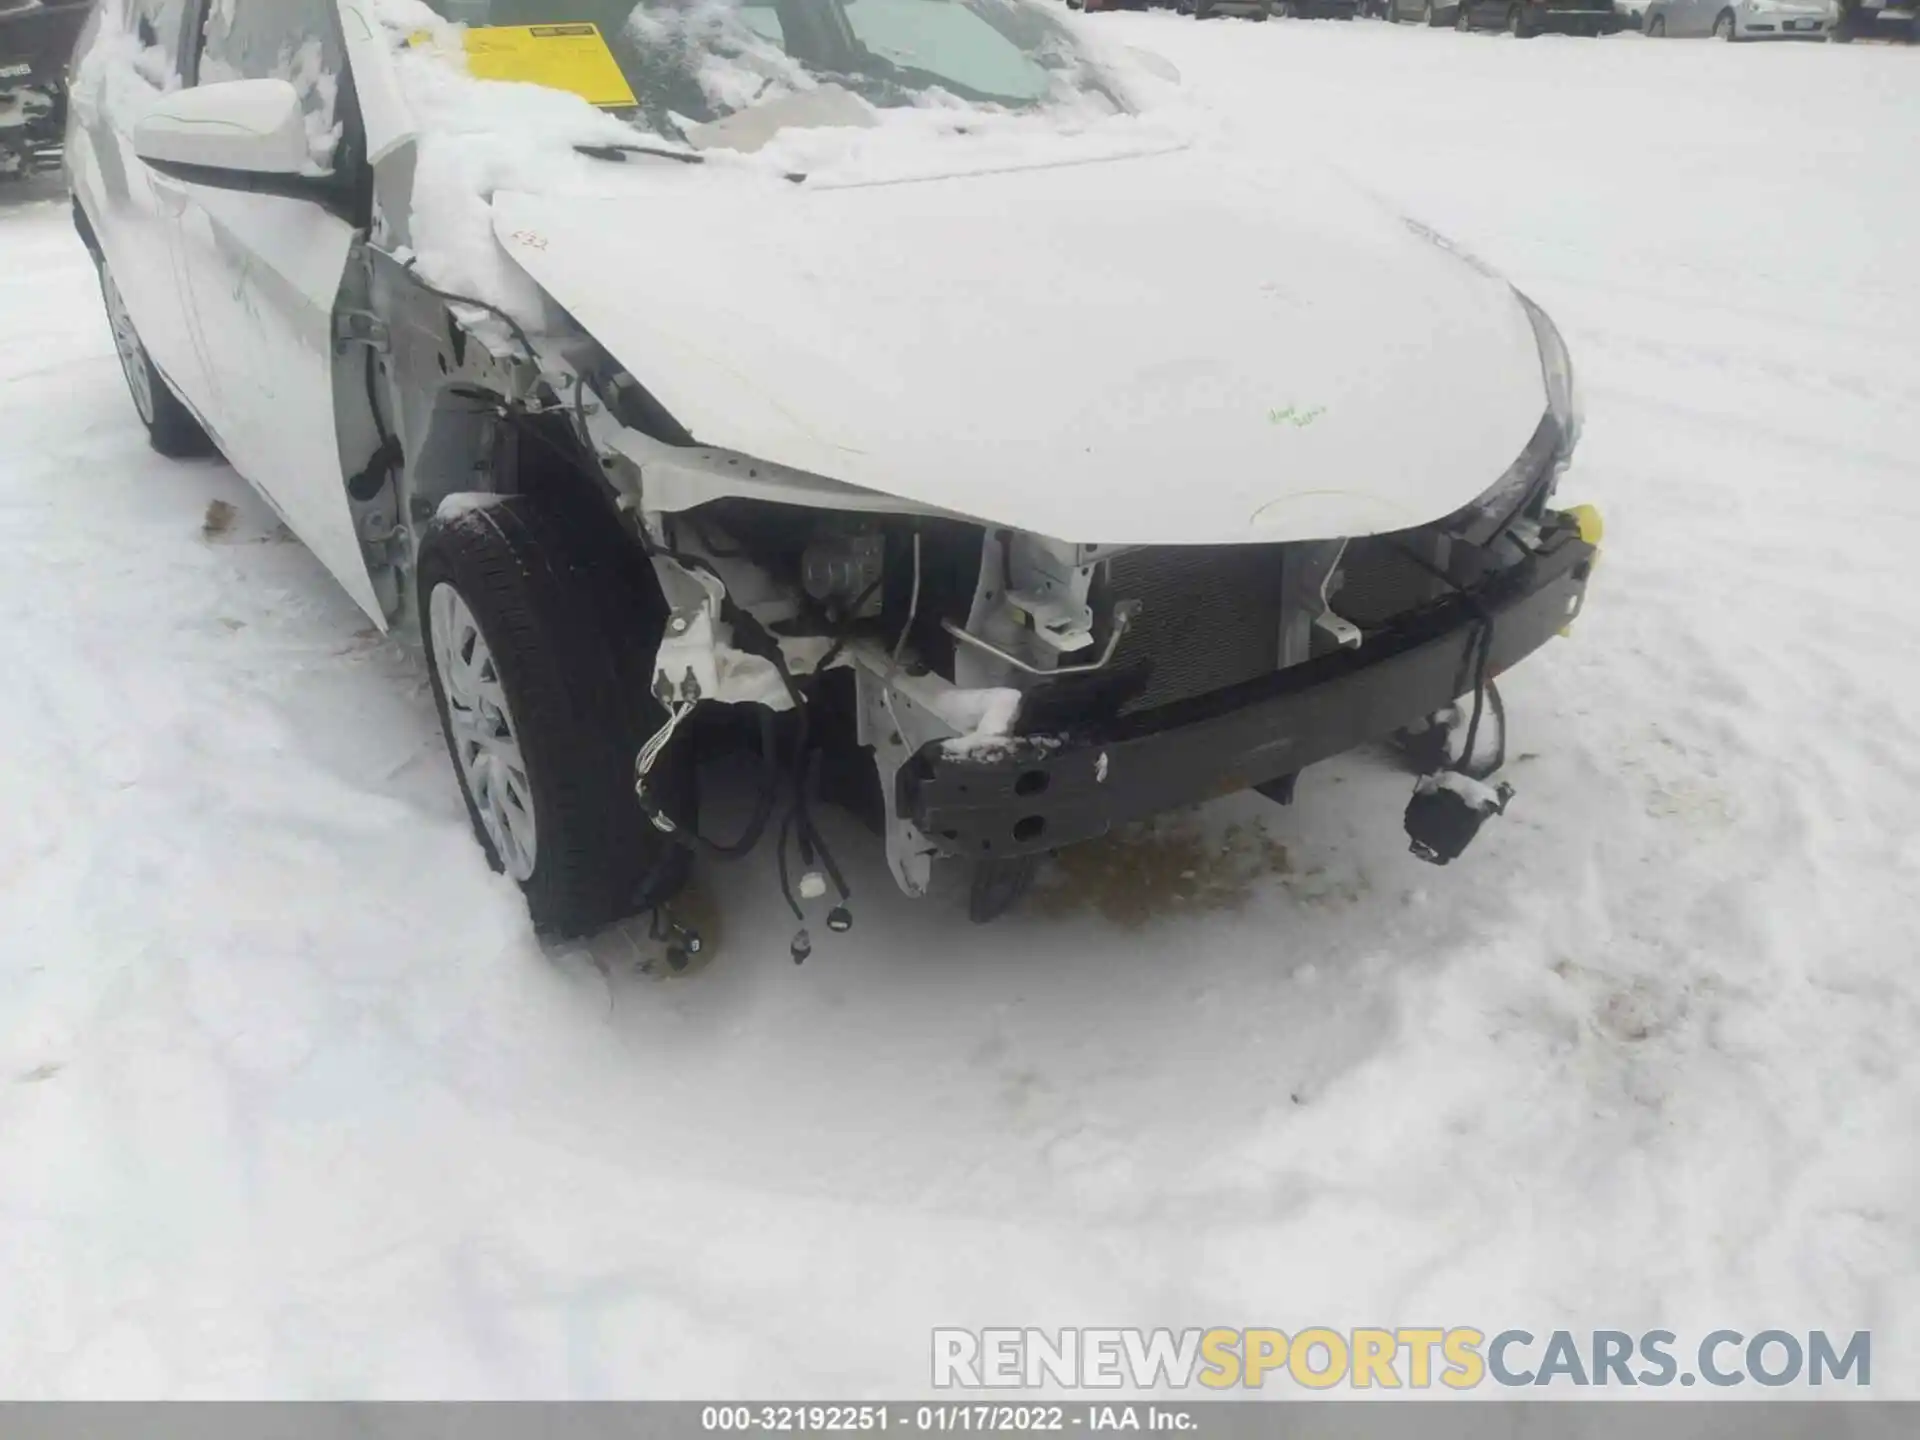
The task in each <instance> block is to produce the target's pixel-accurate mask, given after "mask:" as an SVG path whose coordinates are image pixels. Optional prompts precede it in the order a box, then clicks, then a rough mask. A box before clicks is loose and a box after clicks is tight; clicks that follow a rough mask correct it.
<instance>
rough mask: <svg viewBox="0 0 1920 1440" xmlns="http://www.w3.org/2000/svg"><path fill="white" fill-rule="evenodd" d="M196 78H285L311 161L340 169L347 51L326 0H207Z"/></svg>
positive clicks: (211, 80) (324, 168)
mask: <svg viewBox="0 0 1920 1440" xmlns="http://www.w3.org/2000/svg"><path fill="white" fill-rule="evenodd" d="M202 41H203V48H202V49H201V52H200V64H199V73H198V76H197V79H198V81H199V83H200V84H202V85H206V84H211V83H214V82H217V81H222V80H286V81H288V82H290V83H291V84H292V85H293V87H294V89H296V90H298V91H299V92H300V105H301V109H302V110H303V111H304V112H305V114H306V117H307V142H308V145H309V146H310V147H311V149H312V151H313V161H314V165H315V167H316V168H318V169H320V170H322V171H333V170H335V169H337V168H338V160H339V155H340V147H341V142H342V140H343V139H344V137H345V124H344V120H345V106H344V105H343V103H342V99H341V82H342V77H343V76H344V75H345V74H346V56H345V54H344V52H343V50H342V47H341V44H340V36H339V32H338V29H337V27H336V26H335V23H334V15H333V5H332V3H331V0H274V3H272V4H262V3H261V0H210V3H209V4H208V5H207V18H206V21H205V24H204V26H203V29H202Z"/></svg>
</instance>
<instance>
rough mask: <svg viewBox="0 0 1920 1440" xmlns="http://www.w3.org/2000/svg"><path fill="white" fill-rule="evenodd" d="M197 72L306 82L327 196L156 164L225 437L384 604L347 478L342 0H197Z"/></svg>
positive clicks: (351, 205) (357, 179)
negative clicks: (340, 412)
mask: <svg viewBox="0 0 1920 1440" xmlns="http://www.w3.org/2000/svg"><path fill="white" fill-rule="evenodd" d="M192 3H193V7H194V14H193V16H192V23H191V25H190V34H189V36H188V42H187V44H188V51H189V61H188V66H187V75H186V80H187V83H189V84H197V85H209V84H217V83H219V82H221V81H226V80H264V79H283V80H288V81H291V82H292V83H293V85H294V87H295V88H296V89H297V90H299V91H300V94H301V98H302V103H303V106H304V108H305V109H306V112H307V128H308V132H309V135H310V137H311V140H312V144H313V151H314V155H313V158H314V162H315V165H316V167H317V169H318V170H321V171H325V172H330V173H332V174H334V175H336V176H337V177H339V178H340V179H341V180H342V181H343V182H344V183H343V184H342V185H341V186H340V187H339V191H338V194H337V195H336V196H335V197H334V198H332V199H329V200H326V201H322V200H319V199H305V198H296V197H294V196H290V195H273V194H260V193H252V192H249V191H246V190H238V189H225V188H219V187H215V186H212V185H204V184H196V183H189V182H186V181H182V180H177V179H173V178H169V177H165V176H159V175H156V176H154V184H155V185H156V186H160V187H167V188H168V189H169V190H170V191H171V193H172V194H173V195H174V196H175V197H176V198H177V200H178V204H179V218H178V221H177V241H176V243H177V246H178V252H179V255H180V263H181V268H182V270H183V271H184V273H185V278H186V287H187V310H188V316H189V323H190V326H191V328H192V330H193V333H194V338H195V340H196V342H197V344H198V348H199V351H200V354H201V356H202V358H203V361H204V364H205V367H206V370H207V373H208V376H209V379H210V390H211V399H210V415H211V420H212V424H213V427H214V429H215V432H216V434H217V435H218V437H219V440H220V445H221V449H222V450H224V451H225V452H226V455H227V458H228V459H229V460H230V461H232V462H233V466H234V468H235V469H237V470H238V471H239V472H240V473H241V474H242V475H244V476H245V477H246V478H247V479H248V480H249V481H250V482H252V484H253V485H254V487H255V488H256V489H258V490H259V491H260V492H261V493H262V494H263V495H265V496H266V498H267V499H268V501H269V502H271V503H272V505H273V506H274V508H275V509H277V510H278V511H279V512H280V515H281V517H282V518H283V519H284V520H285V521H286V522H287V525H288V527H289V528H290V529H292V530H293V532H294V533H295V534H296V535H298V536H299V537H300V538H301V540H302V541H304V542H305V543H306V545H307V547H308V548H309V549H311V550H312V551H313V553H314V554H315V555H317V556H318V557H319V558H320V560H321V563H323V564H324V565H325V566H326V567H327V569H328V570H330V571H331V572H332V573H333V575H334V577H335V578H336V579H337V580H339V581H340V583H341V584H342V585H343V586H345V587H346V589H347V591H348V593H349V594H351V595H352V596H353V598H354V600H355V601H357V602H358V603H359V605H360V606H361V608H362V609H364V610H366V611H367V613H368V614H369V615H371V616H373V617H374V618H375V620H377V621H382V623H384V621H383V620H382V616H381V609H380V604H379V601H378V599H377V598H376V596H375V593H374V589H373V582H372V580H371V578H370V577H369V575H368V571H367V565H366V560H365V556H364V553H363V551H362V549H361V545H360V539H359V536H358V534H357V532H356V530H355V527H354V522H353V516H352V513H351V511H350V509H349V506H348V502H347V493H346V482H345V476H346V473H347V469H346V467H345V466H344V465H343V463H342V460H341V455H340V442H339V432H338V424H337V418H336V407H335V398H334V350H333V315H334V309H335V306H336V304H337V302H338V300H339V296H340V289H341V285H342V282H343V279H344V276H345V274H346V267H347V260H348V257H349V255H350V254H351V253H352V250H353V246H354V244H355V242H356V240H357V238H358V236H359V233H360V231H361V229H362V228H363V226H364V224H365V219H366V214H367V212H368V210H369V208H370V206H371V203H372V182H371V176H370V172H369V170H368V167H367V166H366V163H365V158H364V146H363V145H362V144H361V142H360V138H359V137H360V126H359V117H358V114H357V109H356V104H355V99H354V93H353V86H352V80H351V76H350V74H349V72H348V67H347V63H346V58H345V48H344V46H343V44H342V42H341V38H340V25H339V16H338V12H337V9H336V7H335V5H334V3H333V0H273V3H271V4H267V3H260V0H254V3H247V4H235V3H233V0H192Z"/></svg>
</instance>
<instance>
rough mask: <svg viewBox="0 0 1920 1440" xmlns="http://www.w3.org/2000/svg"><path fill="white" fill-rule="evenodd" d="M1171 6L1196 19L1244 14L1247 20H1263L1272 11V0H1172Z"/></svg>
mask: <svg viewBox="0 0 1920 1440" xmlns="http://www.w3.org/2000/svg"><path fill="white" fill-rule="evenodd" d="M1173 8H1174V9H1175V10H1177V11H1179V12H1180V13H1181V14H1182V15H1191V16H1193V18H1194V19H1196V20H1211V19H1212V18H1213V17H1214V16H1215V15H1244V16H1246V17H1247V18H1248V19H1249V20H1264V19H1266V18H1267V16H1269V15H1271V14H1272V13H1273V0H1174V5H1173Z"/></svg>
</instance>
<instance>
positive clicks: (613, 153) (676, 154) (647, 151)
mask: <svg viewBox="0 0 1920 1440" xmlns="http://www.w3.org/2000/svg"><path fill="white" fill-rule="evenodd" d="M573 148H574V149H575V150H578V151H579V152H580V153H581V154H582V155H585V156H588V157H589V158H591V159H594V160H613V161H616V162H618V163H620V164H622V165H624V164H626V162H627V157H628V156H629V155H645V156H648V157H649V158H651V159H654V160H678V161H679V162H680V163H681V164H682V165H704V164H706V163H707V157H706V156H704V155H702V154H701V153H700V152H699V151H697V150H669V149H667V148H666V147H665V146H664V145H628V144H626V143H624V142H617V143H613V144H598V143H595V144H592V145H576V146H574V147H573Z"/></svg>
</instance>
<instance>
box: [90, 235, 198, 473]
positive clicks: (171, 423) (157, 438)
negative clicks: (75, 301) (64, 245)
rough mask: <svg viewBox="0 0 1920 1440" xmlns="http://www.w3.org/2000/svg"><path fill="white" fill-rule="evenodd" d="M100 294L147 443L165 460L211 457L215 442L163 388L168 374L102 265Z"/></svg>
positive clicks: (175, 398) (111, 275) (168, 390)
mask: <svg viewBox="0 0 1920 1440" xmlns="http://www.w3.org/2000/svg"><path fill="white" fill-rule="evenodd" d="M100 295H101V298H102V299H103V300H104V301H105V302H106V306H107V324H108V325H109V326H110V327H111V328H112V330H113V348H114V351H115V353H117V354H118V355H119V357H120V373H121V374H123V375H125V376H126V377H127V391H128V393H129V394H131V395H132V396H133V408H134V411H135V413H137V414H138V415H139V416H140V423H141V424H142V425H144V426H146V427H147V443H148V444H150V445H152V446H153V448H154V449H155V450H157V451H159V452H160V453H161V454H162V455H165V456H166V457H167V458H168V459H169V460H185V459H190V458H192V457H193V456H196V455H210V454H212V453H213V442H212V441H211V440H209V439H208V438H207V432H206V431H205V430H203V429H201V428H200V422H199V421H198V420H196V419H194V418H193V412H192V411H191V410H189V409H187V407H186V406H185V405H183V404H182V403H181V402H180V397H179V396H178V395H175V394H174V393H173V387H172V386H170V385H168V384H167V379H166V376H164V375H162V374H161V373H160V371H159V368H158V367H157V366H155V364H154V363H153V358H152V357H151V356H150V355H148V354H147V347H146V345H145V344H144V343H142V341H141V339H140V332H139V331H138V330H136V329H135V328H134V325H133V316H132V315H131V314H130V313H129V312H128V310H127V302H126V301H125V299H123V298H122V297H121V294H120V287H119V286H118V285H116V284H114V283H113V273H112V272H111V271H110V270H108V269H107V267H106V265H105V264H104V263H102V265H101V266H100Z"/></svg>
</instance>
